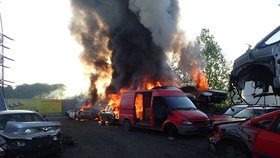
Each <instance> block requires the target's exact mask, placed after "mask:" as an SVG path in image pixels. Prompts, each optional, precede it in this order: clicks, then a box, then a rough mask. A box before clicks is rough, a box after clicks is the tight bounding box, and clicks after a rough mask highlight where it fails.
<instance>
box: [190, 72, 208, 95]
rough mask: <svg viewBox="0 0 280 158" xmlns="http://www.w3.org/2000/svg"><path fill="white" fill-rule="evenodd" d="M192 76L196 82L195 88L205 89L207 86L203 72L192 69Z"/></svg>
mask: <svg viewBox="0 0 280 158" xmlns="http://www.w3.org/2000/svg"><path fill="white" fill-rule="evenodd" d="M192 77H193V80H194V82H195V83H196V88H197V89H199V90H207V89H208V88H209V85H208V82H207V79H206V74H205V73H203V72H200V71H199V70H197V69H194V70H193V71H192Z"/></svg>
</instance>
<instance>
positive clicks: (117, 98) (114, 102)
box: [108, 88, 127, 119]
mask: <svg viewBox="0 0 280 158" xmlns="http://www.w3.org/2000/svg"><path fill="white" fill-rule="evenodd" d="M126 91H127V89H123V88H122V89H120V93H118V94H108V98H109V102H108V105H110V106H112V109H113V110H114V111H113V112H114V113H115V117H116V119H119V113H120V111H119V106H120V103H121V98H122V93H123V92H126Z"/></svg>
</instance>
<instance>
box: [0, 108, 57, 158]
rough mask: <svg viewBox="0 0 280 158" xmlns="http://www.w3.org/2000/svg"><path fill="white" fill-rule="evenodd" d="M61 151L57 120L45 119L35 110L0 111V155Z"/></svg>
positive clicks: (39, 155)
mask: <svg viewBox="0 0 280 158" xmlns="http://www.w3.org/2000/svg"><path fill="white" fill-rule="evenodd" d="M61 152H62V132H61V124H60V123H59V122H47V121H46V120H45V119H44V118H43V117H41V116H40V115H39V114H38V113H36V112H34V111H27V110H4V111H0V157H7V158H13V157H15V158H16V157H42V156H46V155H59V154H60V153H61Z"/></svg>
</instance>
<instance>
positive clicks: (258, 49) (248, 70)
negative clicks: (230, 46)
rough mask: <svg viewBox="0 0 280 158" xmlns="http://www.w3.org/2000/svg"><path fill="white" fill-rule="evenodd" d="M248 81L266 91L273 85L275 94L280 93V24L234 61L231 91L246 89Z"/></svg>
mask: <svg viewBox="0 0 280 158" xmlns="http://www.w3.org/2000/svg"><path fill="white" fill-rule="evenodd" d="M248 81H253V82H254V83H255V85H254V87H255V88H261V89H263V92H265V93H267V92H269V86H271V87H272V89H273V92H274V94H276V95H280V26H278V27H277V28H276V29H274V30H273V31H272V32H271V33H269V34H268V35H267V36H266V37H265V38H263V39H262V40H261V41H260V42H258V43H257V44H256V46H255V47H254V48H250V47H249V49H248V50H247V51H246V52H245V53H244V54H243V55H241V56H240V57H238V58H237V59H236V60H235V61H234V64H233V70H232V72H231V75H230V91H234V90H237V92H240V91H242V90H244V88H245V83H246V82H248ZM234 93H236V92H235V91H234Z"/></svg>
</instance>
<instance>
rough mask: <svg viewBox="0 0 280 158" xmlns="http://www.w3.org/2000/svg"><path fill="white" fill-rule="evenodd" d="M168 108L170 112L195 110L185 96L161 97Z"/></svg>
mask: <svg viewBox="0 0 280 158" xmlns="http://www.w3.org/2000/svg"><path fill="white" fill-rule="evenodd" d="M163 99H164V101H165V102H166V104H167V105H168V107H169V108H170V109H172V110H193V109H196V107H195V105H194V104H193V103H192V101H191V100H190V99H189V98H188V97H185V96H168V97H163Z"/></svg>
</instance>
